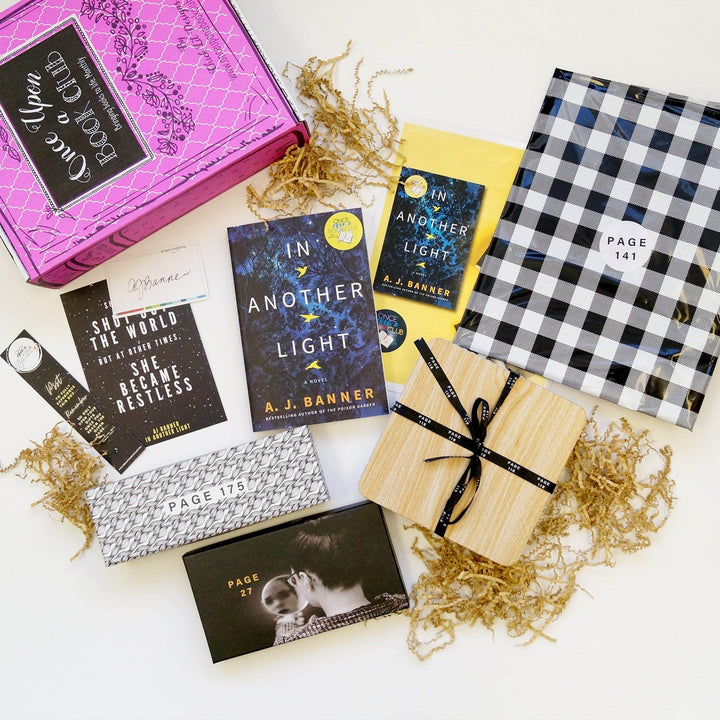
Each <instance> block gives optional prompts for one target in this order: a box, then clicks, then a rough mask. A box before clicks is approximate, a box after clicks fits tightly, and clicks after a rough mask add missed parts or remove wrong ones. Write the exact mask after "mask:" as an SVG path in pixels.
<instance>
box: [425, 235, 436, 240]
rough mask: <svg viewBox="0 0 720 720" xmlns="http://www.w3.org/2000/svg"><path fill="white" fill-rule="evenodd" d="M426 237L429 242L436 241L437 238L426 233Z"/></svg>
mask: <svg viewBox="0 0 720 720" xmlns="http://www.w3.org/2000/svg"><path fill="white" fill-rule="evenodd" d="M425 237H426V238H427V239H428V240H434V239H435V236H434V235H431V234H430V233H425Z"/></svg>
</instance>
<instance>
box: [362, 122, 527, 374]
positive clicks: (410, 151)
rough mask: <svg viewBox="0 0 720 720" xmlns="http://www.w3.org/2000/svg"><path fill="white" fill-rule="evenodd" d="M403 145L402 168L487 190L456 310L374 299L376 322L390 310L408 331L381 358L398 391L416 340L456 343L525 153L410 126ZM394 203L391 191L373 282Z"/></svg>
mask: <svg viewBox="0 0 720 720" xmlns="http://www.w3.org/2000/svg"><path fill="white" fill-rule="evenodd" d="M402 139H403V144H402V146H401V154H402V158H401V159H402V165H406V166H410V167H413V168H417V169H418V170H423V171H425V172H432V173H437V174H439V175H445V176H448V177H455V178H460V179H462V180H467V181H470V182H475V183H480V184H481V185H484V186H485V190H484V192H483V197H482V203H481V205H480V215H479V217H478V223H477V227H476V230H475V235H474V236H473V242H472V246H471V248H470V257H469V261H468V265H467V267H466V268H465V275H464V277H463V282H462V287H461V289H460V296H459V299H458V302H457V305H456V307H455V309H454V310H449V309H447V308H440V307H435V306H433V305H429V304H428V303H423V302H417V301H414V300H408V299H407V298H399V297H396V296H394V295H388V294H386V293H380V292H376V293H375V306H376V308H377V311H378V317H379V318H380V317H381V316H382V313H383V311H388V310H389V311H391V313H392V314H393V316H394V314H397V315H399V316H400V317H401V318H402V320H403V321H404V323H405V325H406V327H407V330H406V332H405V340H404V341H403V342H402V344H401V345H400V346H399V347H397V348H396V349H394V350H392V351H391V352H383V364H384V366H385V379H386V380H387V382H389V383H397V384H398V385H404V384H405V383H406V382H407V379H408V377H409V376H410V371H411V370H412V368H413V366H414V365H415V361H416V360H417V350H416V349H415V345H414V344H413V343H414V342H415V340H416V339H417V338H419V337H426V338H445V339H447V340H452V339H453V338H454V337H455V329H456V326H457V324H458V323H459V322H460V320H461V318H462V316H463V312H464V311H465V306H466V305H467V301H468V298H469V297H470V292H471V291H472V289H473V287H474V286H475V281H476V280H477V276H478V267H477V263H478V262H479V260H480V259H481V257H482V256H483V254H484V253H485V251H486V250H487V247H488V245H489V244H490V240H491V239H492V236H493V233H494V232H495V226H496V225H497V223H498V220H499V219H500V213H501V212H502V209H503V207H504V206H505V201H506V200H507V196H508V193H509V192H510V187H511V186H512V183H513V180H514V179H515V175H516V173H517V170H518V167H519V166H520V159H521V158H522V155H523V150H521V149H519V148H514V147H509V146H507V145H498V144H496V143H491V142H486V141H484V140H478V139H476V138H472V137H467V136H464V135H457V134H455V133H449V132H444V131H442V130H435V129H433V128H427V127H422V126H420V125H412V124H409V123H407V124H405V126H404V128H403V133H402ZM398 177H399V172H398ZM394 197H395V191H394V190H392V191H390V192H388V195H387V198H386V199H385V205H384V208H383V213H382V216H381V219H380V226H379V229H378V235H377V238H376V239H375V245H374V247H373V253H372V257H371V260H370V267H371V270H372V273H373V278H374V276H375V272H376V270H377V266H378V260H379V258H380V251H381V250H382V245H383V239H384V238H385V232H386V230H387V227H388V222H389V220H390V212H391V210H392V204H393V199H394ZM381 329H382V328H381ZM381 337H382V332H381Z"/></svg>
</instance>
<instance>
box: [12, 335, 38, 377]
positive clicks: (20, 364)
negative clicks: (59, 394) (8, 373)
mask: <svg viewBox="0 0 720 720" xmlns="http://www.w3.org/2000/svg"><path fill="white" fill-rule="evenodd" d="M6 357H7V361H8V363H10V365H11V366H12V367H13V368H14V369H15V370H17V371H18V372H19V373H31V372H34V371H35V370H37V369H38V368H39V367H40V363H41V362H42V348H41V347H40V345H39V344H38V343H36V342H35V340H33V339H32V338H29V337H19V338H17V340H14V341H13V342H12V343H11V345H10V347H9V348H8V349H7V354H6Z"/></svg>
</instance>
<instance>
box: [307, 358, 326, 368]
mask: <svg viewBox="0 0 720 720" xmlns="http://www.w3.org/2000/svg"><path fill="white" fill-rule="evenodd" d="M305 369H306V370H322V368H321V367H320V363H319V362H318V361H317V360H313V361H312V362H311V363H310V364H309V365H308V366H307V367H306V368H305Z"/></svg>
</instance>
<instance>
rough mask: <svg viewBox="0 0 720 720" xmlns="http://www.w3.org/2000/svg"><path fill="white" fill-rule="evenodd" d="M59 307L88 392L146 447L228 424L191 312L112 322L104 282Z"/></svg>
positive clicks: (177, 310)
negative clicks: (112, 411) (107, 407)
mask: <svg viewBox="0 0 720 720" xmlns="http://www.w3.org/2000/svg"><path fill="white" fill-rule="evenodd" d="M61 299H62V303H63V307H64V309H65V315H66V316H67V320H68V323H69V325H70V331H71V332H72V336H73V340H74V342H75V346H76V348H77V351H78V355H79V356H80V361H81V362H82V366H83V371H84V372H85V379H86V381H87V384H88V387H89V388H90V391H91V392H92V393H94V394H95V395H96V396H97V397H98V398H100V399H101V400H103V401H105V402H106V403H107V404H108V405H109V406H110V407H111V408H113V409H114V410H115V412H116V413H117V414H118V416H119V417H120V418H121V419H122V420H123V422H124V423H125V424H126V425H127V427H128V428H129V429H130V430H131V431H132V432H133V433H134V434H135V435H136V436H137V437H138V438H140V439H141V440H142V442H143V443H144V444H145V445H154V444H155V443H159V442H162V441H163V440H168V439H170V438H173V437H177V436H179V435H184V434H186V433H190V432H194V431H195V430H200V429H201V428H205V427H209V426H211V425H216V424H217V423H221V422H224V421H225V420H226V417H225V411H224V409H223V406H222V402H221V401H220V396H219V394H218V391H217V387H216V386H215V380H214V379H213V375H212V371H211V370H210V365H209V364H208V361H207V357H206V355H205V350H204V348H203V345H202V340H201V339H200V334H199V332H198V329H197V325H196V323H195V317H194V316H193V311H192V307H191V306H190V305H181V306H178V307H174V308H172V309H168V310H162V309H161V310H153V311H150V312H147V313H141V314H139V315H132V316H130V317H121V318H117V317H114V316H113V311H112V305H111V303H110V295H109V292H108V286H107V283H106V282H105V281H103V282H98V283H94V284H93V285H87V286H85V287H83V288H80V289H78V290H73V291H72V292H68V293H64V294H63V295H61Z"/></svg>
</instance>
